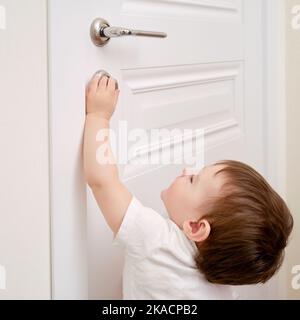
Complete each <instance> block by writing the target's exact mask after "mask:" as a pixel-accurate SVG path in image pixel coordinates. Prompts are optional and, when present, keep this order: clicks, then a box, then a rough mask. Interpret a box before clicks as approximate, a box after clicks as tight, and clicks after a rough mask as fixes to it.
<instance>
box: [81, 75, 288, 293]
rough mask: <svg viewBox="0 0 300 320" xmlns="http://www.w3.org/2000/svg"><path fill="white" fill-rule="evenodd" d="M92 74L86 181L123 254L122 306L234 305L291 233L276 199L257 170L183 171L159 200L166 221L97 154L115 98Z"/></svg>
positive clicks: (276, 258)
mask: <svg viewBox="0 0 300 320" xmlns="http://www.w3.org/2000/svg"><path fill="white" fill-rule="evenodd" d="M116 88H117V85H116V80H115V79H113V78H112V77H109V78H108V77H106V76H103V77H101V76H100V75H99V74H96V75H95V76H94V77H93V78H92V79H91V80H90V82H89V84H88V85H87V88H86V122H85V132H84V173H85V179H86V181H87V183H88V185H89V187H90V188H91V190H92V192H93V195H94V197H95V199H96V201H97V203H98V205H99V207H100V209H101V212H102V213H103V215H104V217H105V219H106V221H107V224H108V225H109V227H110V228H111V230H112V231H113V233H114V240H113V242H114V243H115V244H120V245H122V246H123V247H124V248H125V253H126V255H125V265H124V272H123V298H124V299H233V298H235V296H234V293H233V291H232V287H231V286H235V285H246V284H247V285H249V284H257V283H265V282H266V281H268V280H269V279H270V278H271V277H272V276H273V275H274V274H275V273H276V271H277V270H278V269H279V267H280V266H281V264H282V261H283V257H284V249H285V247H286V245H287V241H288V238H289V235H290V233H291V231H292V227H293V218H292V216H291V214H290V211H289V209H288V207H287V206H286V204H285V202H284V201H283V200H282V199H281V197H280V196H279V195H278V194H277V193H276V192H275V191H274V190H273V189H272V187H271V186H270V185H269V184H268V183H267V182H266V180H265V179H264V178H263V177H262V176H261V175H260V174H259V173H257V172H256V171H255V170H254V169H252V168H251V167H249V166H248V165H246V164H243V163H241V162H237V161H221V162H218V163H216V164H214V165H210V166H206V167H204V168H203V169H202V170H201V171H200V172H197V173H193V172H189V171H188V170H184V171H183V172H182V174H181V175H180V176H179V177H177V178H176V179H175V180H174V182H173V183H172V184H171V186H170V187H169V188H168V189H166V190H164V191H163V192H162V193H161V199H162V201H163V203H164V205H165V208H166V210H167V213H168V216H169V218H168V219H166V218H164V217H163V216H161V215H160V214H159V213H157V212H155V211H154V210H153V209H151V208H147V207H145V206H143V204H142V203H141V202H140V201H139V200H138V199H137V198H136V197H134V196H133V195H132V194H131V193H130V192H129V190H127V189H126V187H125V186H124V185H123V184H122V182H121V181H120V179H119V176H118V170H117V166H116V165H115V164H114V161H110V162H103V163H102V162H101V161H99V159H98V160H97V157H96V154H97V149H98V148H99V147H101V146H102V147H103V144H105V143H106V145H107V146H108V150H107V156H108V158H109V159H113V154H112V152H111V149H110V147H109V143H108V142H109V141H108V140H109V137H108V136H107V137H106V139H102V141H97V140H99V139H96V136H97V133H98V132H99V130H101V129H108V128H109V121H110V118H111V116H112V114H113V112H114V110H115V106H116V104H117V100H118V95H119V92H120V90H118V89H116Z"/></svg>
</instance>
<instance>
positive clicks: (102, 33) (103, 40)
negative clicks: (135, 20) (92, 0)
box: [90, 18, 167, 47]
mask: <svg viewBox="0 0 300 320" xmlns="http://www.w3.org/2000/svg"><path fill="white" fill-rule="evenodd" d="M90 36H91V39H92V41H93V43H94V44H95V45H96V46H98V47H103V46H104V45H106V44H107V43H108V41H109V40H110V38H115V37H122V36H140V37H155V38H166V37H167V34H166V33H165V32H158V31H144V30H133V29H128V28H123V27H111V26H110V25H109V23H108V22H107V21H106V20H105V19H102V18H96V19H95V20H94V21H93V22H92V24H91V27H90Z"/></svg>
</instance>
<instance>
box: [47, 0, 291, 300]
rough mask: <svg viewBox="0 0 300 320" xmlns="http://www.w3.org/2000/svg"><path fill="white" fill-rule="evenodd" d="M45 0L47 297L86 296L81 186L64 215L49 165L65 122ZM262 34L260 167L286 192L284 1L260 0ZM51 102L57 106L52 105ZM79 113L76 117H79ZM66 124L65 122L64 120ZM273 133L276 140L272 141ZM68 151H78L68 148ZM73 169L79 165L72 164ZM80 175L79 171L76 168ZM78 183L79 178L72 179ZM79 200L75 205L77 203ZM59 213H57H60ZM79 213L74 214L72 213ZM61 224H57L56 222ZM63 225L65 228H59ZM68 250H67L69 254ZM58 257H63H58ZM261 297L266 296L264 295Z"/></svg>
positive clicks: (57, 179)
mask: <svg viewBox="0 0 300 320" xmlns="http://www.w3.org/2000/svg"><path fill="white" fill-rule="evenodd" d="M50 17H51V10H50V1H48V48H49V56H48V65H49V88H48V92H49V94H48V96H49V101H48V105H49V135H50V146H49V149H50V150H49V153H50V215H51V222H50V223H51V275H52V277H51V278H52V288H51V297H52V299H88V267H87V239H86V224H85V217H86V203H85V199H86V193H85V192H84V191H83V190H84V186H82V185H81V186H78V187H77V188H74V189H75V191H76V192H74V194H73V195H72V199H70V201H72V202H74V205H71V206H69V207H71V208H72V209H73V211H72V214H68V216H66V208H67V209H68V206H66V204H65V203H61V197H60V196H59V194H60V191H62V192H63V191H64V189H63V188H62V186H61V176H60V175H59V174H58V171H59V170H55V168H53V163H55V164H58V163H60V162H61V161H67V159H63V160H62V159H61V156H60V154H59V150H60V148H61V145H60V144H61V141H60V139H59V135H60V134H63V133H64V129H65V128H66V126H63V124H61V125H60V126H57V125H56V124H55V122H54V118H55V116H54V114H55V112H53V111H55V110H54V108H55V107H56V106H55V103H54V102H53V101H52V89H53V86H54V85H55V84H54V82H53V79H52V66H53V60H52V56H51V55H52V53H51V50H50V49H51V48H50V46H49V43H50V38H51V36H52V35H51V33H49V30H50ZM262 17H263V19H264V21H263V28H264V30H263V40H264V48H263V49H264V50H263V52H264V57H263V63H264V79H263V92H264V98H263V99H264V105H265V112H264V122H265V123H266V130H265V145H266V150H265V153H266V154H265V159H266V160H265V164H264V166H265V172H266V177H267V179H268V180H269V181H270V182H271V184H272V185H273V186H274V188H275V189H276V190H277V191H278V192H279V193H280V194H281V195H282V196H283V197H284V198H285V197H286V99H285V85H286V84H285V26H286V24H285V22H286V20H285V3H284V1H282V0H263V1H262ZM56 108H57V107H56ZM78 117H79V118H80V117H81V120H82V122H83V121H84V119H83V118H82V117H83V115H78ZM66 125H67V124H66ZM274 139H276V142H277V143H276V144H275V143H273V142H274ZM74 157H75V158H77V157H78V153H75V152H74ZM63 167H64V166H63ZM77 167H78V171H80V170H81V169H80V166H79V165H78V166H77ZM78 175H79V176H81V173H78ZM64 179H66V180H68V181H70V182H71V181H72V182H74V177H73V175H71V174H70V175H65V176H64ZM76 181H77V183H83V181H82V180H80V179H78V180H76ZM78 204H81V205H79V206H78V208H77V205H78ZM62 216H63V218H62ZM78 217H80V218H78ZM62 224H63V226H62ZM70 226H71V228H74V229H76V230H77V231H78V230H79V234H80V239H78V240H76V241H75V243H74V238H72V236H71V232H72V230H71V232H70ZM65 229H66V230H65ZM70 250H72V254H70ZM62 259H63V263H62ZM286 277H287V271H286V270H285V269H284V268H283V269H282V271H281V272H280V274H279V275H278V281H277V280H276V281H273V283H272V285H271V286H270V290H269V292H268V297H273V298H274V290H275V292H276V296H278V298H285V297H286V294H287V285H286V283H287V282H286V280H287V279H286ZM268 297H266V298H268Z"/></svg>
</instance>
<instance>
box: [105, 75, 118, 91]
mask: <svg viewBox="0 0 300 320" xmlns="http://www.w3.org/2000/svg"><path fill="white" fill-rule="evenodd" d="M116 83H117V80H116V79H114V78H112V77H110V78H109V80H108V84H107V88H108V89H109V90H111V91H115V90H116Z"/></svg>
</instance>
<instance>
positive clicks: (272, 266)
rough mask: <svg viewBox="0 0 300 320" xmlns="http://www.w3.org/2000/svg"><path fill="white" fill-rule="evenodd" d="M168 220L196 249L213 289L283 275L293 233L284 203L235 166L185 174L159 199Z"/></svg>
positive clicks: (250, 172) (248, 171)
mask: <svg viewBox="0 0 300 320" xmlns="http://www.w3.org/2000/svg"><path fill="white" fill-rule="evenodd" d="M161 197H162V200H163V202H164V204H165V206H166V209H167V211H168V214H169V216H170V218H171V219H172V220H173V221H174V222H175V223H176V224H177V225H178V226H179V227H180V228H181V229H183V231H184V233H185V234H186V236H187V237H188V238H189V239H190V240H192V241H194V242H195V243H196V245H197V247H198V253H197V255H196V257H195V260H196V264H197V267H198V269H199V270H200V271H201V272H202V273H203V274H204V275H205V277H206V279H207V280H208V281H210V282H213V283H218V284H228V285H244V284H256V283H264V282H266V281H267V280H269V279H270V278H271V277H272V276H273V275H274V274H275V273H276V271H277V270H278V269H279V267H280V265H281V264H282V261H283V257H284V248H285V247H286V245H287V241H288V237H289V235H290V233H291V231H292V228H293V218H292V216H291V214H290V211H289V209H288V207H287V206H286V204H285V202H284V201H283V200H282V198H281V197H280V196H279V195H278V194H277V193H276V192H275V191H274V190H273V189H272V187H271V186H270V185H269V184H268V183H267V182H266V180H265V179H264V178H263V177H262V176H261V175H260V174H259V173H258V172H256V171H255V170H254V169H252V168H251V167H249V166H248V165H246V164H243V163H241V162H237V161H222V162H218V163H216V164H215V165H212V166H207V167H205V168H204V169H202V170H201V171H200V173H198V174H194V175H193V174H191V173H189V172H187V171H186V170H184V172H183V174H182V175H181V176H180V177H177V178H176V179H175V181H174V182H173V183H172V184H171V186H170V187H169V188H168V189H167V190H164V191H163V192H162V194H161Z"/></svg>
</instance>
